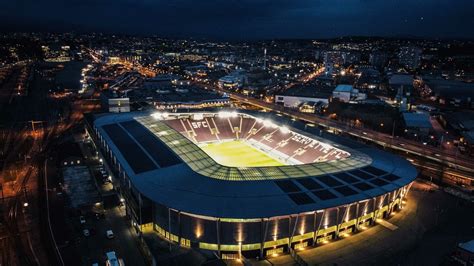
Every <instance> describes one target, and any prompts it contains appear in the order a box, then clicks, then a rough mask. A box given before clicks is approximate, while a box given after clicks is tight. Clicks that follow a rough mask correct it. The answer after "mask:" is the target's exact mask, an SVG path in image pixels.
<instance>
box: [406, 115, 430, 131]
mask: <svg viewBox="0 0 474 266" xmlns="http://www.w3.org/2000/svg"><path fill="white" fill-rule="evenodd" d="M403 120H405V124H406V126H407V127H412V128H413V127H416V128H431V127H432V125H431V122H430V118H429V115H428V114H426V113H408V112H407V113H403Z"/></svg>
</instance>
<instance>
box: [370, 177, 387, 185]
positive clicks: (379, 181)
mask: <svg viewBox="0 0 474 266" xmlns="http://www.w3.org/2000/svg"><path fill="white" fill-rule="evenodd" d="M370 183H372V184H374V185H376V186H379V187H380V186H385V185H386V184H388V182H387V181H384V180H382V179H380V178H377V179H374V180H371V181H370Z"/></svg>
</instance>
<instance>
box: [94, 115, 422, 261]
mask: <svg viewBox="0 0 474 266" xmlns="http://www.w3.org/2000/svg"><path fill="white" fill-rule="evenodd" d="M265 115H266V116H265V117H264V116H262V115H261V114H258V115H256V114H254V113H251V112H243V111H239V113H237V112H219V113H211V112H207V113H206V112H204V113H154V114H151V115H150V114H143V113H140V114H134V113H128V114H109V115H104V116H99V117H97V118H96V119H95V121H94V122H93V124H92V126H91V127H90V128H89V132H90V134H91V135H92V136H93V139H94V141H95V143H96V144H97V146H99V147H100V149H101V153H102V155H103V156H104V157H105V158H106V161H107V162H108V163H109V165H110V166H111V168H112V169H114V172H115V173H114V175H115V179H114V187H115V188H116V189H117V190H118V191H119V192H120V193H121V194H122V196H123V197H124V198H125V201H126V207H127V213H128V214H129V215H130V216H131V218H132V220H133V223H136V224H137V229H139V230H140V229H143V228H145V227H148V228H153V231H154V232H156V233H157V234H158V235H160V236H161V237H162V238H164V239H167V240H168V241H170V242H172V243H174V244H176V245H180V246H182V247H190V248H196V249H201V250H209V251H212V252H217V253H218V254H219V255H221V256H222V257H223V258H239V256H240V255H241V254H244V255H245V256H246V257H257V256H259V257H260V258H263V257H265V256H277V255H278V254H279V253H282V252H287V251H288V250H289V248H290V247H291V248H295V249H303V248H305V247H306V246H311V245H318V244H324V243H327V242H330V241H332V240H335V239H337V238H339V237H342V236H348V235H350V234H351V233H353V232H357V231H358V230H362V229H365V228H367V227H368V226H369V225H371V224H373V223H374V221H375V220H376V219H379V218H384V217H388V216H389V215H390V213H391V212H392V211H394V210H397V209H401V208H403V206H402V202H403V199H404V198H405V197H406V195H407V193H408V190H409V188H410V185H411V183H412V181H413V180H414V179H415V177H416V176H417V171H416V169H415V168H414V167H413V166H412V165H411V164H410V163H409V162H407V161H406V160H404V159H402V158H400V157H398V156H395V155H392V154H389V153H386V152H383V151H381V150H378V149H375V148H370V147H367V146H365V145H361V144H359V143H352V142H347V141H345V142H344V143H345V144H344V145H342V144H341V143H339V142H338V139H336V138H335V137H334V136H332V137H328V138H322V137H319V136H316V135H312V134H310V133H308V132H306V131H300V130H298V129H296V128H292V127H290V126H284V125H279V124H278V123H277V122H273V121H277V120H276V119H277V118H278V117H277V116H273V115H272V114H265ZM313 129H314V130H316V129H315V128H313ZM329 138H331V140H330V139H329ZM234 142H235V143H238V145H241V146H239V147H242V145H247V146H249V147H250V149H253V152H260V153H261V154H262V155H261V156H267V157H271V159H272V160H273V161H271V160H269V161H267V162H266V163H264V162H262V163H261V164H260V162H256V161H253V160H252V159H251V156H250V152H245V153H244V154H239V155H237V156H235V154H234V153H235V150H229V154H223V153H222V149H220V148H218V149H216V150H217V152H221V155H220V156H216V154H215V153H214V152H211V150H210V149H209V148H210V147H212V146H213V145H217V147H220V146H219V145H231V144H233V143H234ZM248 151H250V150H248ZM260 153H259V154H260ZM227 155H228V156H234V157H232V158H234V159H233V160H226V158H227ZM259 156H260V155H259ZM246 159H247V161H245V160H246ZM239 160H240V161H242V163H241V162H238V161H239ZM217 161H218V162H217ZM275 162H277V163H276V164H275V165H272V163H275ZM249 165H253V166H249ZM140 225H141V227H140Z"/></svg>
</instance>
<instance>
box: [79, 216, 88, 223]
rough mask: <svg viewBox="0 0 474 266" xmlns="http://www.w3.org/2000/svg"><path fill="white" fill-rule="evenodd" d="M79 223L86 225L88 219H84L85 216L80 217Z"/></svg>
mask: <svg viewBox="0 0 474 266" xmlns="http://www.w3.org/2000/svg"><path fill="white" fill-rule="evenodd" d="M79 221H80V222H81V224H85V223H86V218H84V216H82V215H81V216H80V217H79Z"/></svg>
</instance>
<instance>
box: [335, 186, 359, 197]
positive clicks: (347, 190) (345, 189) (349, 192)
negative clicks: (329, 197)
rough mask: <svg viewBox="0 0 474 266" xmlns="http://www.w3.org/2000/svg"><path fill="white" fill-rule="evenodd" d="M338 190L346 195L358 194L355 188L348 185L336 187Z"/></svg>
mask: <svg viewBox="0 0 474 266" xmlns="http://www.w3.org/2000/svg"><path fill="white" fill-rule="evenodd" d="M334 190H336V191H337V192H339V193H341V194H342V195H344V196H350V195H355V194H357V191H355V190H353V189H352V188H350V187H348V186H343V187H337V188H334Z"/></svg>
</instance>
